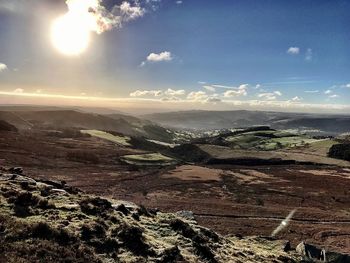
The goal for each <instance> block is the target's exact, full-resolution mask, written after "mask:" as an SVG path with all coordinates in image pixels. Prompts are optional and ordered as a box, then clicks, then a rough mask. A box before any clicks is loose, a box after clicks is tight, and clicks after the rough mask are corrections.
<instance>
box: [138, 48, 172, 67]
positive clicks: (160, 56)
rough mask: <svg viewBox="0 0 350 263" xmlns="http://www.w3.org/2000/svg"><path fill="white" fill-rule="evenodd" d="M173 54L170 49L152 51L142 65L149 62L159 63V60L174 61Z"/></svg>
mask: <svg viewBox="0 0 350 263" xmlns="http://www.w3.org/2000/svg"><path fill="white" fill-rule="evenodd" d="M173 59H174V58H173V55H172V54H171V52H169V51H163V52H160V53H151V54H149V55H148V56H147V58H146V61H143V62H141V64H140V67H143V66H145V65H146V63H147V62H150V63H158V62H163V61H164V62H169V61H172V60H173Z"/></svg>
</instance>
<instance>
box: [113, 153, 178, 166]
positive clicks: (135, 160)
mask: <svg viewBox="0 0 350 263" xmlns="http://www.w3.org/2000/svg"><path fill="white" fill-rule="evenodd" d="M120 159H121V160H122V161H124V162H126V163H128V164H132V165H139V166H166V165H173V164H176V163H177V162H176V160H174V159H172V158H170V157H167V156H164V155H162V154H160V153H147V154H133V155H124V156H123V157H121V158H120Z"/></svg>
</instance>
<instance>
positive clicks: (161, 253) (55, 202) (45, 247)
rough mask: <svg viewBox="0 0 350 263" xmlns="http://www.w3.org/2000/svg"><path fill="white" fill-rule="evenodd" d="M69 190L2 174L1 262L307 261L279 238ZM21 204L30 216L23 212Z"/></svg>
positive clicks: (19, 176)
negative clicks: (228, 230) (233, 232)
mask: <svg viewBox="0 0 350 263" xmlns="http://www.w3.org/2000/svg"><path fill="white" fill-rule="evenodd" d="M57 186H58V187H60V188H59V189H56V188H55V187H57ZM69 189H70V188H69V187H67V186H65V185H64V184H58V183H54V182H50V181H46V182H45V183H44V182H39V181H34V180H32V179H30V178H28V177H26V176H23V175H16V176H13V175H12V174H8V173H2V174H1V173H0V212H1V213H0V214H1V215H0V255H1V256H0V262H11V263H12V262H13V263H15V262H16V263H21V262H72V263H73V262H92V263H95V262H135V263H136V262H164V263H166V262H229V261H233V262H239V261H241V262H270V261H271V260H272V261H273V262H296V261H297V260H298V258H299V256H298V255H297V254H296V252H293V251H292V250H291V251H290V252H288V253H287V252H285V251H283V245H281V243H280V242H279V241H271V240H264V242H261V239H254V238H250V239H249V240H245V239H243V238H235V237H230V238H225V237H222V236H220V235H218V234H216V233H215V232H213V231H211V230H209V229H206V228H203V227H200V226H198V225H197V223H196V222H195V221H193V220H190V219H185V218H180V217H178V216H176V215H174V214H166V213H161V212H151V211H148V210H147V209H146V208H145V207H142V206H141V207H137V206H135V205H133V206H130V205H128V206H126V205H124V204H123V203H122V202H120V201H117V200H107V199H104V198H100V197H94V196H89V195H85V194H82V193H73V192H71V191H69ZM16 207H22V209H23V208H25V211H27V212H28V213H21V214H18V213H17V212H16V209H17V208H16ZM248 243H249V246H247V244H248ZM278 244H280V245H278ZM238 252H239V253H238Z"/></svg>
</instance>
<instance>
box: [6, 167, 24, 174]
mask: <svg viewBox="0 0 350 263" xmlns="http://www.w3.org/2000/svg"><path fill="white" fill-rule="evenodd" d="M9 172H10V173H13V174H18V175H22V174H23V168H22V167H11V168H10V169H9Z"/></svg>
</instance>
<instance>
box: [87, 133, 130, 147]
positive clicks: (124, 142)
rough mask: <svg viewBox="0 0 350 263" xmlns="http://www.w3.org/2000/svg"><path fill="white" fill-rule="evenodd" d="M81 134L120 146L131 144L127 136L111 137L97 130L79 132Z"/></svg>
mask: <svg viewBox="0 0 350 263" xmlns="http://www.w3.org/2000/svg"><path fill="white" fill-rule="evenodd" d="M81 132H82V133H85V134H89V135H91V136H93V137H97V138H100V139H104V140H107V141H110V142H114V143H116V144H119V145H122V146H131V144H130V143H129V141H130V137H127V136H117V135H113V134H110V133H108V132H104V131H99V130H81Z"/></svg>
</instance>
